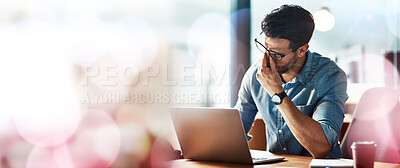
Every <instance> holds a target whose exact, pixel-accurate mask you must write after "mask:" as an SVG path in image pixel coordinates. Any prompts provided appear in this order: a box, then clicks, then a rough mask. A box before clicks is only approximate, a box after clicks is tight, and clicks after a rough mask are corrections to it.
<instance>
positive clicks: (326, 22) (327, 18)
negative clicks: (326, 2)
mask: <svg viewBox="0 0 400 168" xmlns="http://www.w3.org/2000/svg"><path fill="white" fill-rule="evenodd" d="M313 16H314V22H315V29H316V30H318V31H320V32H327V31H329V30H331V29H332V28H333V27H334V26H335V17H334V16H333V15H332V13H331V12H330V11H329V9H328V8H326V7H325V8H322V9H321V10H318V11H317V12H315V13H314V14H313Z"/></svg>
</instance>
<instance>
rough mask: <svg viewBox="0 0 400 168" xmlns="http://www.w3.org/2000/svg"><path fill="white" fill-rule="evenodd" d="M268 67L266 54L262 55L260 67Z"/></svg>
mask: <svg viewBox="0 0 400 168" xmlns="http://www.w3.org/2000/svg"><path fill="white" fill-rule="evenodd" d="M267 65H268V59H267V53H264V57H263V59H262V61H261V66H262V67H266V66H267Z"/></svg>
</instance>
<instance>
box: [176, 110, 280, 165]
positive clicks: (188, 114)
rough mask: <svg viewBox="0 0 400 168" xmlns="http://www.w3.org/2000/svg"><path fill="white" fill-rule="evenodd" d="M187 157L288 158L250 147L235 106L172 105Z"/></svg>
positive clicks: (246, 160) (225, 159)
mask: <svg viewBox="0 0 400 168" xmlns="http://www.w3.org/2000/svg"><path fill="white" fill-rule="evenodd" d="M171 118H172V122H173V124H174V127H175V131H176V134H177V136H178V141H179V143H180V146H181V150H182V154H183V157H184V158H185V159H191V160H199V161H216V162H230V163H242V164H258V163H266V162H273V161H279V160H283V159H285V158H284V157H281V156H276V155H274V154H272V153H270V152H267V151H257V150H249V146H248V144H247V140H246V136H245V133H244V130H243V126H242V121H241V119H240V115H239V111H238V110H236V109H233V108H208V107H207V108H186V107H175V108H171Z"/></svg>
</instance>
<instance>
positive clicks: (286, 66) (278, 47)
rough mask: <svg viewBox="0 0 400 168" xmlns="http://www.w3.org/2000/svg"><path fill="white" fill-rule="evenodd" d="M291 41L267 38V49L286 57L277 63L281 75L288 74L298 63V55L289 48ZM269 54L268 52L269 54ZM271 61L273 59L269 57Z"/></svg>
mask: <svg viewBox="0 0 400 168" xmlns="http://www.w3.org/2000/svg"><path fill="white" fill-rule="evenodd" d="M289 44H290V41H289V40H287V39H282V38H271V37H265V47H267V49H268V50H271V51H274V52H277V53H281V54H283V55H286V54H287V55H286V56H285V57H283V58H282V60H280V61H275V63H276V69H277V70H278V73H279V74H283V73H286V72H288V71H289V70H290V69H292V68H293V66H294V65H295V64H296V62H297V55H296V53H295V51H294V52H292V49H290V48H289ZM267 54H268V52H267ZM269 59H271V58H270V57H269Z"/></svg>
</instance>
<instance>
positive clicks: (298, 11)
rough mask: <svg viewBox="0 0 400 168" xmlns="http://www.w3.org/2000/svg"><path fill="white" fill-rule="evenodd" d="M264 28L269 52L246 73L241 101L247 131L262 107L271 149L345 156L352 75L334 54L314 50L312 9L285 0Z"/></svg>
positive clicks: (262, 44)
mask: <svg viewBox="0 0 400 168" xmlns="http://www.w3.org/2000/svg"><path fill="white" fill-rule="evenodd" d="M261 29H262V32H261V38H260V37H259V38H256V40H255V43H256V45H257V47H258V48H259V49H261V50H262V52H263V53H264V57H263V59H262V60H260V61H258V62H257V63H255V64H253V65H252V66H251V67H250V68H249V69H248V71H247V72H246V74H245V75H244V77H243V81H242V84H241V87H240V90H239V94H238V96H239V97H238V101H237V103H236V106H235V108H237V109H238V110H239V112H240V115H241V119H242V122H243V126H244V130H245V132H246V135H247V134H248V132H249V130H250V128H251V126H252V124H253V122H254V118H255V116H256V114H257V112H259V113H261V116H262V118H263V120H264V122H265V124H266V130H267V131H266V132H267V150H268V151H270V152H276V153H289V154H295V155H308V156H310V155H312V156H313V157H314V158H323V157H335V158H337V157H341V151H340V145H339V143H338V137H339V132H340V129H341V126H342V123H343V118H344V109H345V102H346V100H347V98H348V96H347V94H346V89H347V81H346V74H345V73H344V72H343V71H342V70H341V69H340V68H339V67H338V66H337V65H336V64H335V63H334V62H333V61H331V60H330V59H328V58H325V57H321V55H319V54H317V53H313V52H310V51H308V48H309V45H308V42H309V41H310V39H311V36H312V34H313V31H314V19H313V17H312V15H311V13H310V12H308V11H307V10H305V9H303V8H302V7H300V6H296V5H283V6H281V7H280V8H278V9H275V10H273V11H272V12H271V13H270V14H268V15H266V16H265V18H264V19H263V21H262V23H261ZM247 138H248V140H250V139H251V137H249V136H248V137H247Z"/></svg>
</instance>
